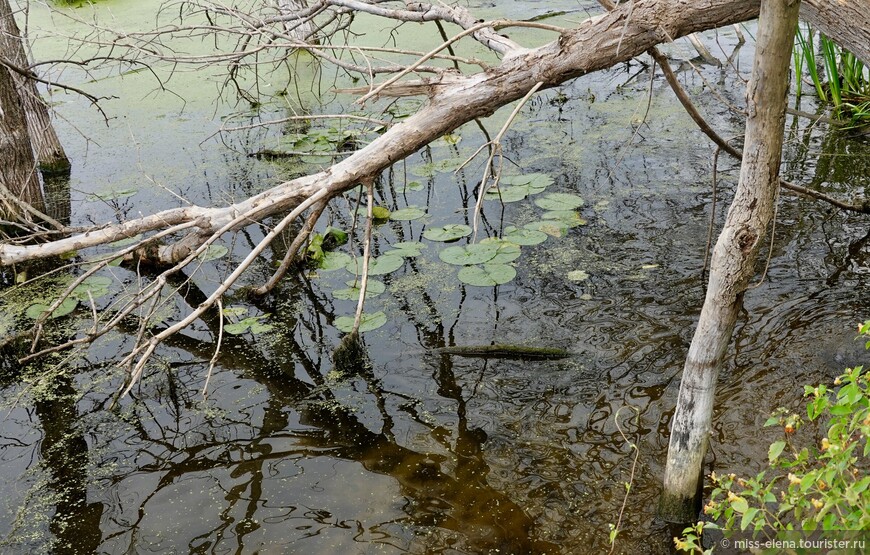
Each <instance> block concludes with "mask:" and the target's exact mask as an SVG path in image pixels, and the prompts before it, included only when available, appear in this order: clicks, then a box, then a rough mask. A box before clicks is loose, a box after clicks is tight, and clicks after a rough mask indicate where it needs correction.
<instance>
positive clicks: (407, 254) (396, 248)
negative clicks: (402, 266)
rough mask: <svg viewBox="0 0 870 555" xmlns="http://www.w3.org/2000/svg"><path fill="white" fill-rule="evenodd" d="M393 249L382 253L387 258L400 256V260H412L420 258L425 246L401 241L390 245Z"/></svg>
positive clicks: (414, 242) (415, 242)
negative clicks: (387, 256) (416, 257)
mask: <svg viewBox="0 0 870 555" xmlns="http://www.w3.org/2000/svg"><path fill="white" fill-rule="evenodd" d="M391 246H392V247H393V248H392V249H390V250H388V251H387V252H385V253H384V255H385V256H386V255H389V256H401V257H402V258H414V257H415V256H420V253H422V252H423V249H425V248H426V245H424V244H423V243H419V242H417V241H402V242H401V243H395V244H393V245H391Z"/></svg>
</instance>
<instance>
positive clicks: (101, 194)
mask: <svg viewBox="0 0 870 555" xmlns="http://www.w3.org/2000/svg"><path fill="white" fill-rule="evenodd" d="M138 192H139V190H138V189H104V190H102V191H97V192H96V193H91V194H90V195H88V196H87V197H86V198H87V200H89V201H95V200H116V199H119V198H124V197H132V196H133V195H135V194H136V193H138Z"/></svg>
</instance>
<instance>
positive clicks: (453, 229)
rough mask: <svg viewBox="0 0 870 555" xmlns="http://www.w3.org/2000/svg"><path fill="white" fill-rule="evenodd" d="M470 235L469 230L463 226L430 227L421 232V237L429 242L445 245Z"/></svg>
mask: <svg viewBox="0 0 870 555" xmlns="http://www.w3.org/2000/svg"><path fill="white" fill-rule="evenodd" d="M469 235H471V228H470V227H469V226H467V225H465V224H447V225H445V226H443V227H432V228H429V229H427V230H426V231H424V232H423V237H425V238H426V239H429V240H430V241H443V242H445V243H447V242H450V241H456V240H457V239H461V238H462V237H468V236H469Z"/></svg>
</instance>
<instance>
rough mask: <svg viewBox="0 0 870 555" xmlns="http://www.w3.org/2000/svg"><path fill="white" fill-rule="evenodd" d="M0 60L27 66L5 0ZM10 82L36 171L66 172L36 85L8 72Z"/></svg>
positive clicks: (0, 3) (0, 9) (0, 13)
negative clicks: (36, 166) (20, 105)
mask: <svg viewBox="0 0 870 555" xmlns="http://www.w3.org/2000/svg"><path fill="white" fill-rule="evenodd" d="M0 56H3V57H4V58H6V59H7V60H9V62H10V63H12V64H14V65H15V66H17V67H19V68H26V67H28V66H29V65H30V64H29V63H28V61H27V53H26V52H25V49H24V42H23V41H22V39H21V33H20V32H19V30H18V25H16V23H15V18H14V17H13V15H12V9H11V7H10V5H9V0H0ZM12 79H13V80H14V82H15V88H16V90H17V91H18V94H19V95H20V96H21V103H22V106H23V108H24V115H25V118H26V119H27V129H28V132H29V134H30V141H31V144H32V145H33V151H34V156H35V157H36V161H37V163H38V164H39V169H40V170H42V171H43V173H67V172H69V168H70V163H69V159H68V158H67V156H66V153H65V152H64V150H63V146H62V145H61V144H60V140H59V139H58V138H57V134H56V133H55V131H54V127H53V126H52V125H51V117H50V115H49V113H48V107H47V106H46V104H45V102H44V101H43V100H42V97H41V96H40V95H39V91H38V90H37V89H36V83H34V82H33V81H31V80H30V79H27V78H26V77H24V76H23V75H20V74H18V73H15V72H12Z"/></svg>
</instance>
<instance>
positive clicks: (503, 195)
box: [484, 173, 553, 202]
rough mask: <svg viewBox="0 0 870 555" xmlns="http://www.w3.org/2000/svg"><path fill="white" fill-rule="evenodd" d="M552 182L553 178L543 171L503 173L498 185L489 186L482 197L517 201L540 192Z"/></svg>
mask: <svg viewBox="0 0 870 555" xmlns="http://www.w3.org/2000/svg"><path fill="white" fill-rule="evenodd" d="M552 184H553V178H552V177H550V176H549V175H547V174H544V173H529V174H526V175H505V176H502V177H501V178H500V179H499V184H498V187H491V188H490V189H489V190H488V191H487V192H486V195H485V196H484V198H486V199H488V200H501V201H502V202H517V201H520V200H523V199H524V198H526V197H527V196H529V195H535V194H537V193H540V192H542V191H543V190H544V189H546V188H547V187H548V186H550V185H552Z"/></svg>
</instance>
